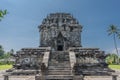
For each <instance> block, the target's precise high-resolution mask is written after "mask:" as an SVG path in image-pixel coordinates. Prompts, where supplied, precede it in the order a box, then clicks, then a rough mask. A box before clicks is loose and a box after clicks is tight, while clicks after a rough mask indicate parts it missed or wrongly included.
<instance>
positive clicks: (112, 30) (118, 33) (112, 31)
mask: <svg viewBox="0 0 120 80" xmlns="http://www.w3.org/2000/svg"><path fill="white" fill-rule="evenodd" d="M107 31H108V35H112V36H113V40H114V46H115V49H116V53H117V55H119V53H118V49H117V42H116V37H118V38H120V29H118V27H117V26H115V25H110V26H109V28H108V30H107Z"/></svg>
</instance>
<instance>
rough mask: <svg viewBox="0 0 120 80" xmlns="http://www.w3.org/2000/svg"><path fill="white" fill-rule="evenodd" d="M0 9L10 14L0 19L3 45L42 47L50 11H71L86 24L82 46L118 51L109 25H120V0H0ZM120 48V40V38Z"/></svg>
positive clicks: (16, 48)
mask: <svg viewBox="0 0 120 80" xmlns="http://www.w3.org/2000/svg"><path fill="white" fill-rule="evenodd" d="M0 9H1V10H4V9H7V10H8V14H7V15H6V16H5V17H4V19H2V21H1V22H0V45H2V46H3V47H4V50H5V51H10V50H11V49H14V50H15V51H18V50H20V49H21V48H26V47H28V48H29V47H38V46H39V40H40V34H39V30H38V26H39V25H40V24H41V22H42V20H43V19H44V18H45V17H46V16H47V15H49V14H50V13H57V12H64V13H71V14H72V15H73V16H74V17H75V18H76V19H77V20H78V21H79V23H80V25H82V26H83V31H82V46H83V47H87V48H96V47H97V48H100V50H103V51H105V52H106V53H108V52H113V51H115V48H114V44H113V38H112V36H108V33H107V29H108V27H109V26H110V25H111V24H114V25H116V26H117V27H118V28H120V0H0ZM117 46H118V48H119V49H120V40H119V39H117Z"/></svg>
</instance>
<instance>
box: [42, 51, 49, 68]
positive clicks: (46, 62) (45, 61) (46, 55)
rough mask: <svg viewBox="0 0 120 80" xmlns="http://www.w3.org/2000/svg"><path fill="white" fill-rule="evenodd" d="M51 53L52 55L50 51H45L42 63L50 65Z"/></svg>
mask: <svg viewBox="0 0 120 80" xmlns="http://www.w3.org/2000/svg"><path fill="white" fill-rule="evenodd" d="M49 55H50V52H45V53H44V57H43V61H42V63H44V64H45V66H46V67H48V60H49Z"/></svg>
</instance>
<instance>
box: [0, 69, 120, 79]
mask: <svg viewBox="0 0 120 80" xmlns="http://www.w3.org/2000/svg"><path fill="white" fill-rule="evenodd" d="M4 73H5V70H2V71H0V80H4V76H3V75H4ZM116 74H117V75H118V77H117V80H120V70H116ZM9 80H35V76H10V77H9ZM84 80H112V77H111V76H86V77H85V78H84Z"/></svg>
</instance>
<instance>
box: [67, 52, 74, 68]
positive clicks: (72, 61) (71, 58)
mask: <svg viewBox="0 0 120 80" xmlns="http://www.w3.org/2000/svg"><path fill="white" fill-rule="evenodd" d="M69 57H70V65H71V68H73V66H74V64H75V63H76V57H75V53H74V52H71V51H70V52H69Z"/></svg>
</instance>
